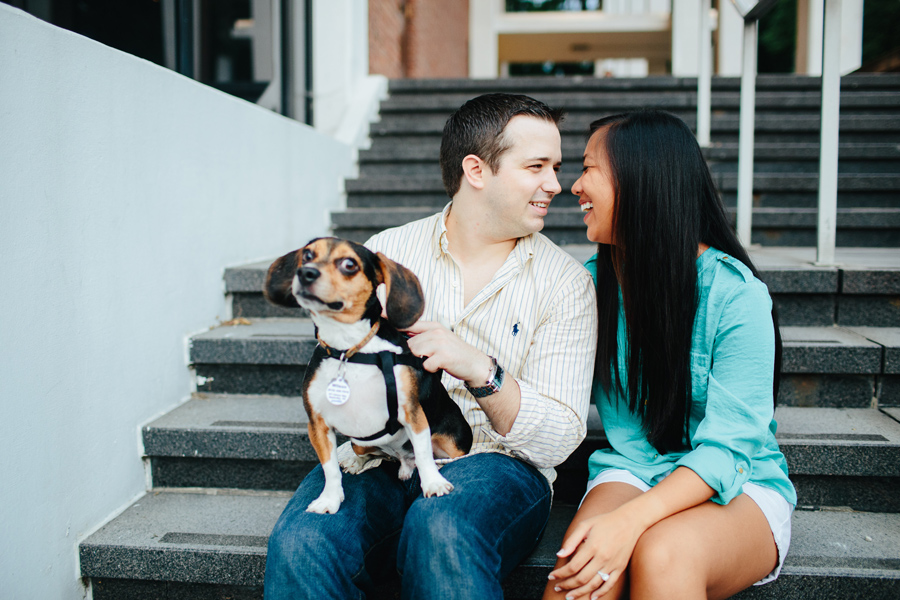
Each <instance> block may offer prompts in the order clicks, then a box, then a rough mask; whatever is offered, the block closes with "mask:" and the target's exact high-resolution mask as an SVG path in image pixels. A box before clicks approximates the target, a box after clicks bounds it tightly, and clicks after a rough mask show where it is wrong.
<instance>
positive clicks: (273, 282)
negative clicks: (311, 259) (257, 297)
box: [263, 250, 300, 308]
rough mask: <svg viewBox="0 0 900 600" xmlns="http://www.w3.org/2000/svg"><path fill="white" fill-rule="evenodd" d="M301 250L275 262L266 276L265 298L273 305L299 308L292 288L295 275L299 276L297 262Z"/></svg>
mask: <svg viewBox="0 0 900 600" xmlns="http://www.w3.org/2000/svg"><path fill="white" fill-rule="evenodd" d="M299 252H300V251H299V250H294V251H293V252H289V253H287V254H285V255H284V256H282V257H281V258H279V259H278V260H276V261H275V262H273V263H272V264H271V266H270V267H269V272H268V273H267V274H266V283H265V285H264V286H263V296H265V297H266V299H267V300H268V301H269V302H271V303H272V304H279V305H281V306H287V307H290V308H299V307H300V305H299V304H297V299H296V298H294V293H293V291H292V290H291V286H292V284H293V282H294V275H296V274H297V269H298V268H299V263H298V262H297V254H298V253H299Z"/></svg>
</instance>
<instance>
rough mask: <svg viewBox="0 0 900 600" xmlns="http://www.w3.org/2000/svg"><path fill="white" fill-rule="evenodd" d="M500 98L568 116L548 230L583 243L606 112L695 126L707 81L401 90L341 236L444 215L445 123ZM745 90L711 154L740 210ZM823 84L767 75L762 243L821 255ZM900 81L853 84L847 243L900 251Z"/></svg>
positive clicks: (718, 105) (844, 98)
mask: <svg viewBox="0 0 900 600" xmlns="http://www.w3.org/2000/svg"><path fill="white" fill-rule="evenodd" d="M489 91H508V92H515V93H525V94H529V95H532V96H534V97H536V98H538V99H540V100H543V101H545V102H547V103H548V104H550V105H551V106H561V107H564V108H566V110H567V111H568V116H567V118H566V120H565V122H563V124H562V127H561V129H562V133H563V136H562V137H563V142H562V146H563V167H562V171H561V173H560V184H561V185H562V188H563V193H562V194H561V195H560V196H558V197H557V198H556V200H555V201H554V202H555V203H554V208H553V210H552V211H551V212H550V215H549V216H548V217H547V220H546V227H545V229H544V233H545V234H546V235H548V236H549V237H550V238H551V239H553V240H554V241H555V242H557V243H575V244H578V243H581V242H582V241H583V240H584V232H583V229H584V224H583V222H582V220H581V218H582V215H581V213H580V212H579V210H578V205H577V202H576V199H575V197H574V196H572V195H571V193H570V192H569V190H570V189H571V187H572V184H573V183H574V182H575V179H576V178H577V177H578V173H579V171H580V169H581V156H582V153H583V151H584V142H585V138H584V133H585V132H586V131H587V126H588V124H589V123H590V122H591V121H592V120H594V119H597V118H599V117H601V116H603V115H606V114H612V113H615V112H620V111H625V110H629V109H634V108H637V107H657V108H663V109H665V110H668V111H670V112H673V113H675V114H677V115H679V116H680V117H682V118H683V119H684V120H685V121H686V122H687V123H688V124H690V125H691V126H694V124H695V121H696V80H694V79H679V78H672V77H648V78H646V79H593V78H587V79H577V78H522V79H518V78H517V79H505V80H499V81H478V80H432V81H421V80H409V81H394V82H391V88H390V93H391V97H390V99H388V100H387V101H385V102H384V103H383V104H382V107H381V121H380V123H377V124H375V125H374V126H373V129H372V147H371V149H370V150H368V151H365V152H362V153H361V154H360V171H361V174H360V178H359V179H358V180H356V181H348V182H347V210H346V211H344V212H341V213H336V214H334V215H333V223H334V227H335V233H336V235H339V236H340V237H347V238H351V239H355V240H357V241H365V240H366V239H368V237H369V236H370V235H372V234H373V233H375V232H377V231H379V230H380V229H383V228H386V227H392V226H395V225H400V224H402V223H404V222H406V221H409V220H412V219H415V218H419V217H421V216H425V215H428V214H431V213H433V212H434V211H435V210H436V209H438V208H440V207H441V206H443V205H444V204H445V203H446V202H447V197H446V194H445V193H444V190H443V187H442V185H441V180H440V170H439V167H438V150H439V148H440V134H441V130H442V128H443V124H444V121H445V120H446V118H447V117H448V116H449V115H450V113H451V112H453V111H454V110H455V109H456V108H458V107H459V106H460V104H462V103H463V102H464V101H465V100H467V99H469V98H471V97H473V96H476V95H478V94H481V93H485V92H489ZM739 96H740V82H739V80H738V79H730V78H722V79H719V78H716V79H714V80H713V85H712V124H711V125H712V136H711V137H712V147H710V148H709V149H708V150H707V151H706V155H707V158H708V160H709V162H710V166H711V169H712V171H713V174H714V176H715V179H716V184H717V185H718V187H719V190H720V191H721V192H722V193H723V195H724V199H725V202H726V205H728V206H730V207H732V208H733V207H734V206H735V205H736V194H737V155H738V120H739V112H738V107H739ZM819 106H820V83H819V80H818V79H815V78H809V77H799V76H776V75H769V76H760V77H759V79H758V83H757V101H756V136H755V137H756V151H755V161H754V162H755V165H754V166H755V176H754V192H755V198H754V215H753V225H754V228H753V242H754V243H759V244H765V245H773V246H815V244H816V232H815V223H816V210H815V208H816V205H817V189H818V169H819V166H818V165H819V163H818V160H819V150H818V144H819ZM898 142H900V75H893V74H891V75H885V74H877V75H851V76H848V77H845V78H844V79H843V82H842V93H841V123H840V149H839V157H840V165H839V173H838V215H837V225H838V231H837V239H838V245H839V246H865V247H896V246H900V195H898V190H900V144H898Z"/></svg>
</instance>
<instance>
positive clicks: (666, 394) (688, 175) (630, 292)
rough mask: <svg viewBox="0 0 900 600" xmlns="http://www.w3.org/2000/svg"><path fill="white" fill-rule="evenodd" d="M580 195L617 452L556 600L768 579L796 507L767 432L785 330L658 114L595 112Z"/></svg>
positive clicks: (694, 590) (726, 590)
mask: <svg viewBox="0 0 900 600" xmlns="http://www.w3.org/2000/svg"><path fill="white" fill-rule="evenodd" d="M572 193H573V194H575V195H576V196H578V198H579V204H580V205H581V208H582V210H583V211H584V212H585V213H586V214H585V217H584V222H585V223H586V224H587V227H588V233H587V237H588V239H589V240H591V241H593V242H597V243H598V244H599V248H598V253H597V255H596V256H595V257H593V258H592V259H591V260H589V261H588V263H587V265H586V266H587V267H588V269H589V270H591V271H592V273H594V275H595V278H596V281H597V297H598V304H599V307H600V308H599V311H600V339H599V342H598V352H597V366H596V371H595V376H594V378H595V389H594V396H595V403H596V405H597V408H598V410H599V411H600V416H601V417H602V420H603V425H604V429H605V431H606V436H607V438H608V440H609V442H610V444H611V446H612V448H610V449H605V450H598V451H597V452H595V453H594V454H593V455H592V456H591V458H590V460H589V467H590V477H591V480H590V481H589V483H588V490H587V493H586V494H585V497H584V500H583V501H582V504H581V506H580V507H579V509H578V512H577V514H576V515H575V518H574V519H573V521H572V524H571V525H570V527H569V530H568V531H567V532H566V536H565V538H564V541H563V545H562V549H561V550H560V551H559V553H558V556H559V559H558V561H557V564H556V567H555V568H554V570H553V571H552V572H551V573H550V576H549V579H550V581H549V583H548V585H547V588H546V590H545V593H544V598H545V600H547V599H551V598H572V599H574V598H599V597H601V596H603V597H606V598H619V597H626V598H627V597H630V598H727V597H729V596H731V595H733V594H735V593H737V592H739V591H740V590H742V589H744V588H746V587H749V586H750V585H752V584H754V583H757V584H761V583H765V582H767V581H771V580H774V579H775V578H776V577H777V576H778V572H779V571H780V569H781V564H782V562H783V559H784V556H785V554H786V553H787V549H788V545H789V543H790V517H791V512H792V511H793V505H795V504H796V502H797V499H796V493H795V492H794V488H793V486H792V485H791V482H790V481H789V480H788V476H787V466H786V464H785V460H784V456H783V455H782V454H781V452H780V450H779V449H778V445H777V443H776V442H775V436H774V434H775V427H776V423H775V421H774V419H773V414H774V395H775V392H776V391H777V386H778V372H779V369H780V363H781V357H780V350H781V339H780V336H779V333H778V326H777V320H776V318H775V315H774V311H773V310H772V301H771V299H770V297H769V294H768V291H767V289H766V287H765V285H764V284H763V283H762V282H761V281H759V280H758V279H757V272H756V270H755V269H754V267H753V265H752V264H751V262H750V258H749V256H748V255H747V253H746V251H745V250H744V249H743V248H742V247H741V244H740V243H739V242H738V240H737V238H736V236H735V234H734V232H733V230H732V229H731V227H730V225H729V222H728V217H727V216H726V213H725V210H724V207H723V206H722V203H721V201H720V200H719V197H718V195H717V193H716V190H715V186H714V184H713V181H712V177H711V176H710V173H709V170H708V168H707V166H706V163H705V161H704V160H703V156H702V154H701V152H700V148H699V147H698V145H697V143H696V141H695V140H694V136H693V135H692V133H691V131H690V129H688V127H687V126H686V125H685V124H684V123H683V122H682V121H681V120H679V119H678V118H677V117H675V116H673V115H670V114H668V113H663V112H659V111H642V112H636V113H630V114H623V115H615V116H611V117H606V118H604V119H600V120H599V121H596V122H594V123H592V124H591V136H590V140H589V141H588V144H587V148H586V150H585V153H584V167H583V170H582V175H581V177H580V178H579V179H578V181H576V182H575V184H574V186H573V187H572Z"/></svg>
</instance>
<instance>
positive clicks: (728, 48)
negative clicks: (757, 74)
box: [716, 0, 744, 77]
mask: <svg viewBox="0 0 900 600" xmlns="http://www.w3.org/2000/svg"><path fill="white" fill-rule="evenodd" d="M718 5H719V24H718V29H717V31H718V37H717V41H718V43H717V46H716V57H717V59H718V61H717V62H718V64H717V68H716V73H717V74H718V75H722V76H725V77H738V76H740V74H741V36H742V34H743V31H744V18H743V17H741V13H739V12H738V10H737V8H735V7H734V4H733V3H732V2H731V0H719V2H718Z"/></svg>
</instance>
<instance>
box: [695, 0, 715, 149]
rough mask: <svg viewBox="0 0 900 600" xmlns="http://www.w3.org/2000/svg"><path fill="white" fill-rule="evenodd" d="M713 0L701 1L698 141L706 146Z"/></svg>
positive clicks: (708, 131)
mask: <svg viewBox="0 0 900 600" xmlns="http://www.w3.org/2000/svg"><path fill="white" fill-rule="evenodd" d="M711 9H712V0H701V2H700V35H699V38H700V54H699V61H700V65H699V67H700V68H699V70H698V76H697V143H698V144H700V147H702V148H706V147H708V146H709V143H710V139H709V138H710V111H711V104H712V101H711V98H710V96H711V91H710V85H711V79H712V40H711V27H710V23H709V12H710V10H711Z"/></svg>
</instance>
